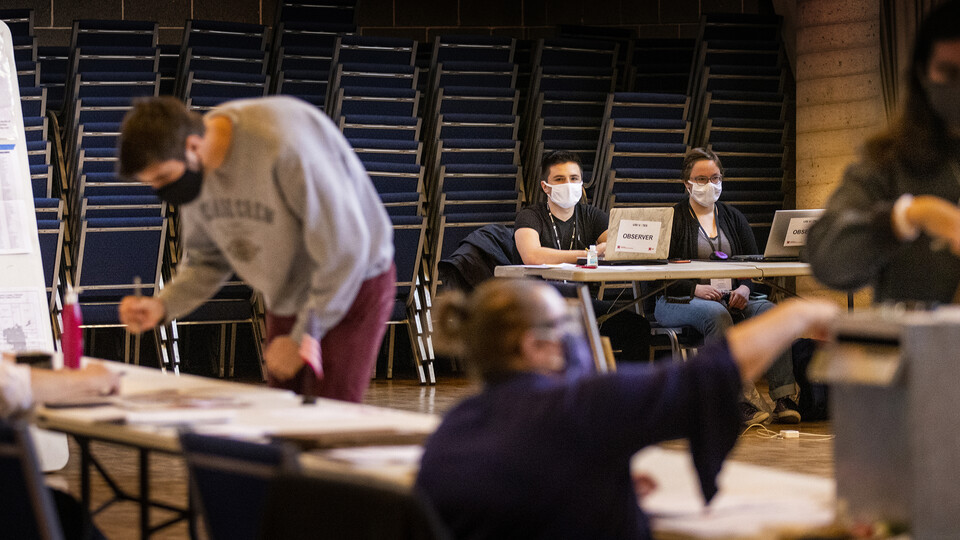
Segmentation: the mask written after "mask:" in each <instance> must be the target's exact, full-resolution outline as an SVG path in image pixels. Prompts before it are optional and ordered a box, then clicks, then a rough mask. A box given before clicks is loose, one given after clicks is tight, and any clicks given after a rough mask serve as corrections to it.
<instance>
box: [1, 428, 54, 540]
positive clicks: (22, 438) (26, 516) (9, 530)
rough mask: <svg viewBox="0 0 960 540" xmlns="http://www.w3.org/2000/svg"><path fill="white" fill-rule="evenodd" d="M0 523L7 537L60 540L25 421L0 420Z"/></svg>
mask: <svg viewBox="0 0 960 540" xmlns="http://www.w3.org/2000/svg"><path fill="white" fill-rule="evenodd" d="M0 478H3V489H0V523H3V537H4V538H39V539H43V540H60V539H62V538H63V531H62V529H61V528H60V519H59V518H58V517H57V513H56V509H55V508H54V505H53V498H52V497H51V495H50V490H49V489H48V488H47V486H46V485H45V484H44V482H43V474H42V473H41V472H40V466H39V462H38V460H37V454H36V452H35V450H34V448H33V440H32V439H31V438H30V433H29V431H28V429H27V426H26V424H25V423H23V422H19V421H14V422H10V421H7V420H0Z"/></svg>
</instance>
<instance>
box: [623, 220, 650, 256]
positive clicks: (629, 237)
mask: <svg viewBox="0 0 960 540" xmlns="http://www.w3.org/2000/svg"><path fill="white" fill-rule="evenodd" d="M659 242H660V222H659V221H634V220H630V219H623V220H620V226H619V227H617V238H616V243H615V244H614V245H615V248H614V249H615V250H616V251H617V252H618V253H654V252H656V251H657V243H659Z"/></svg>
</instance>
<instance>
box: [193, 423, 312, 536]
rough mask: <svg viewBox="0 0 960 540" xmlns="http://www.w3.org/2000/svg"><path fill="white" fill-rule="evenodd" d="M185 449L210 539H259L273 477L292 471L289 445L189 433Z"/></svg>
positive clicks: (292, 460) (292, 461)
mask: <svg viewBox="0 0 960 540" xmlns="http://www.w3.org/2000/svg"><path fill="white" fill-rule="evenodd" d="M180 447H181V449H182V450H183V456H184V458H185V459H186V461H187V469H188V470H189V472H190V482H191V484H192V488H193V489H194V490H195V491H194V493H196V494H197V495H198V500H199V507H200V511H201V514H202V515H203V517H204V519H205V520H206V526H207V531H208V533H209V535H210V538H212V539H213V540H228V539H229V540H244V539H250V540H253V539H255V538H256V537H257V531H259V530H260V522H261V517H262V515H263V508H264V503H265V502H266V499H267V487H268V485H269V482H270V479H271V478H272V477H273V476H275V475H277V474H278V473H279V472H280V471H281V470H282V469H284V468H288V467H293V463H294V458H293V456H292V451H291V450H290V449H289V447H287V446H285V445H281V444H259V443H253V442H247V441H238V440H233V439H227V438H224V437H213V436H209V435H200V434H197V433H188V432H184V433H181V434H180Z"/></svg>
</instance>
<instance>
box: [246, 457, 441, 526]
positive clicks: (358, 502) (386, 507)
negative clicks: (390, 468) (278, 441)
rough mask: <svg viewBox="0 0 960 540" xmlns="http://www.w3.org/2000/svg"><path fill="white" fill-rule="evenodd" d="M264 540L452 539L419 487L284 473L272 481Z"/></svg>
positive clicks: (335, 476)
mask: <svg viewBox="0 0 960 540" xmlns="http://www.w3.org/2000/svg"><path fill="white" fill-rule="evenodd" d="M259 538H261V539H262V540H267V539H273V538H284V539H285V540H307V539H311V540H312V539H315V538H350V539H352V540H379V539H381V538H393V539H396V540H439V539H446V538H451V536H450V534H449V532H448V531H447V530H446V528H445V527H444V525H443V524H442V522H441V521H440V518H439V516H438V515H437V514H436V512H435V511H434V509H433V508H432V507H431V506H430V505H429V504H428V502H427V501H426V500H425V499H424V498H422V497H420V496H419V495H418V494H417V493H416V492H412V491H410V490H409V489H407V488H401V487H399V486H397V485H395V484H390V483H387V482H379V481H376V480H373V479H369V478H365V479H360V478H358V477H355V476H349V475H344V474H336V473H326V474H323V475H320V474H316V473H311V474H310V475H300V474H282V475H280V476H278V477H276V478H275V479H274V480H273V481H272V482H271V483H270V489H269V492H268V495H267V507H266V510H265V511H264V516H263V523H262V525H261V528H260V537H259Z"/></svg>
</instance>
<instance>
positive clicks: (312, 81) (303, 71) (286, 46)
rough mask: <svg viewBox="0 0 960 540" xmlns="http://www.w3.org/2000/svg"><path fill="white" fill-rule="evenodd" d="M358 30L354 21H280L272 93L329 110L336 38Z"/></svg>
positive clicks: (273, 63)
mask: <svg viewBox="0 0 960 540" xmlns="http://www.w3.org/2000/svg"><path fill="white" fill-rule="evenodd" d="M355 30H356V28H355V27H354V26H352V25H348V26H344V25H334V24H330V23H325V22H303V21H289V22H286V21H282V22H280V23H278V26H277V27H275V33H274V39H273V53H272V57H273V59H272V65H273V66H274V69H273V71H272V72H273V73H274V74H275V75H274V77H273V93H275V94H286V95H290V96H296V97H298V98H300V99H302V100H304V101H308V102H310V103H312V104H313V105H316V106H317V108H319V109H320V110H326V102H327V92H328V89H327V84H328V83H329V81H330V64H331V62H332V61H333V50H334V48H335V47H336V44H337V38H338V37H339V36H342V35H351V34H353V32H354V31H355Z"/></svg>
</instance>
